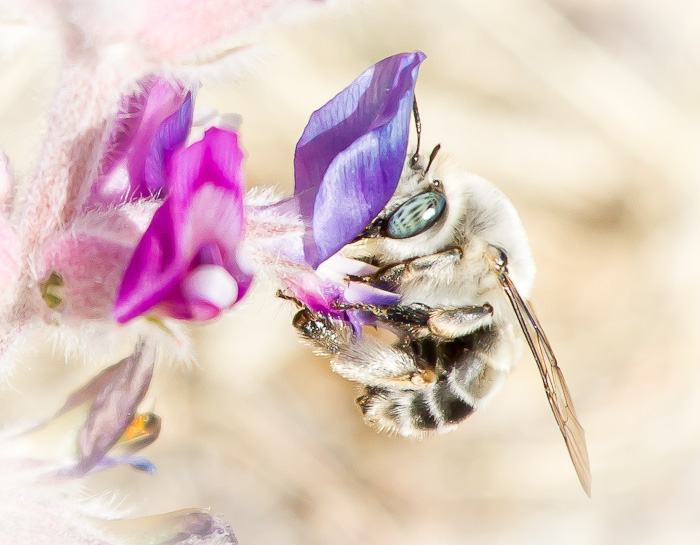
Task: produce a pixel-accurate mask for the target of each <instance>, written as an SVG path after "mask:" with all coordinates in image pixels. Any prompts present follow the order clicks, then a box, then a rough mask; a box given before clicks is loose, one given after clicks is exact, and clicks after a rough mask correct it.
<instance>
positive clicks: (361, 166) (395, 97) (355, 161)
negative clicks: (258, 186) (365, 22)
mask: <svg viewBox="0 0 700 545" xmlns="http://www.w3.org/2000/svg"><path fill="white" fill-rule="evenodd" d="M424 59H425V55H424V54H423V53H421V52H419V51H415V52H412V53H402V54H399V55H394V56H392V57H389V58H387V59H384V60H382V61H380V62H378V63H377V64H375V65H374V66H371V67H370V68H368V69H367V70H365V71H364V72H363V73H362V74H361V75H360V76H359V77H358V78H357V79H356V80H355V81H353V82H352V83H351V84H350V85H349V86H348V87H346V88H345V89H344V90H343V91H341V92H340V93H339V94H338V95H336V96H335V97H334V98H333V99H332V100H331V101H330V102H328V103H327V104H326V105H325V106H323V107H321V108H320V109H319V110H317V111H316V112H314V113H313V114H312V116H311V119H310V120H309V124H308V125H307V126H306V128H305V129H304V133H303V134H302V137H301V139H300V140H299V142H298V143H297V147H296V154H295V157H294V178H295V191H294V193H295V197H296V199H297V201H298V203H299V208H300V212H301V214H302V216H303V217H304V218H305V219H307V220H310V224H311V231H310V233H309V234H308V235H307V237H306V240H305V244H304V247H305V254H306V260H307V262H308V263H309V264H310V265H312V266H313V267H316V266H318V265H319V264H320V263H321V262H322V261H324V260H325V259H327V258H328V257H329V256H331V255H332V254H334V253H335V252H337V251H338V250H339V249H340V248H342V247H343V246H344V245H346V244H348V243H349V242H351V241H352V240H353V239H354V238H355V237H356V236H357V235H358V234H359V233H360V232H361V231H362V230H363V229H364V228H365V227H366V226H367V225H368V224H369V223H370V222H371V221H372V220H373V219H374V218H375V217H376V216H377V214H379V212H381V210H382V209H383V208H384V206H385V205H386V203H387V202H388V201H389V199H390V198H391V196H392V195H393V193H394V191H395V189H396V186H397V184H398V181H399V178H400V176H401V171H402V169H403V165H404V162H405V158H406V149H407V147H408V135H409V129H410V118H411V111H412V107H413V92H414V87H415V83H416V78H417V76H418V67H419V65H420V63H421V62H423V60H424Z"/></svg>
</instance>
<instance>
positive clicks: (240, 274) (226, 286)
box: [115, 128, 252, 322]
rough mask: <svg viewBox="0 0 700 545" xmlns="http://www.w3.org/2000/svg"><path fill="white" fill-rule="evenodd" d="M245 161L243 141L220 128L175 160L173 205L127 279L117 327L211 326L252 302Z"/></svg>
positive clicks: (158, 218) (152, 229) (149, 234)
mask: <svg viewBox="0 0 700 545" xmlns="http://www.w3.org/2000/svg"><path fill="white" fill-rule="evenodd" d="M242 160H243V152H242V151H241V149H240V147H239V145H238V136H237V135H236V133H235V132H233V131H230V130H223V129H218V128H211V129H209V130H207V131H206V133H205V134H204V136H203V137H202V139H201V140H200V141H198V142H195V143H193V144H191V145H190V146H188V147H186V148H182V149H179V150H177V151H176V152H175V153H174V154H173V156H172V160H171V163H170V166H169V168H168V174H167V177H168V197H167V198H166V199H165V201H164V203H163V205H162V206H161V208H159V209H158V210H157V211H156V213H155V215H154V216H153V220H152V221H151V224H150V225H149V227H148V229H147V230H146V232H145V233H144V235H143V237H142V238H141V241H140V242H139V243H138V245H137V247H136V249H135V251H134V255H133V256H132V258H131V262H130V263H129V266H128V267H127V269H126V272H125V273H124V279H123V281H122V285H121V287H120V289H119V293H118V295H117V301H116V304H115V316H116V318H117V320H118V321H120V322H126V321H128V320H130V319H132V318H134V317H136V316H139V315H141V314H143V313H145V312H147V311H148V312H150V313H152V314H156V315H165V316H169V317H173V318H178V319H185V320H190V319H194V320H209V319H211V318H214V317H216V316H218V315H219V314H220V313H221V312H222V311H223V310H227V309H228V308H230V307H231V306H233V305H234V304H235V303H236V302H237V301H238V300H239V299H240V298H241V297H242V296H243V295H244V294H245V292H246V291H247V289H248V287H249V286H250V283H251V280H252V270H251V268H250V266H249V265H247V260H246V258H245V256H244V255H243V252H242V250H241V244H240V243H241V239H242V235H243V223H244V219H243V192H244V187H243V176H242V168H241V164H242Z"/></svg>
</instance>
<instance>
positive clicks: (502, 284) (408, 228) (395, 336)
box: [282, 103, 591, 495]
mask: <svg viewBox="0 0 700 545" xmlns="http://www.w3.org/2000/svg"><path fill="white" fill-rule="evenodd" d="M414 117H415V120H416V130H417V133H418V143H417V146H416V151H415V153H413V154H412V155H409V156H408V157H407V160H406V163H405V165H404V169H403V172H402V176H401V178H400V181H399V183H398V186H397V189H396V191H395V193H394V195H393V196H392V198H391V199H390V201H389V202H388V204H387V205H386V207H385V208H384V210H383V211H382V212H381V213H380V214H379V215H378V216H377V217H376V218H375V219H374V220H373V221H372V222H371V223H370V224H369V225H368V226H367V227H366V229H365V230H364V231H363V232H362V233H361V234H360V235H359V236H358V237H357V238H356V239H355V240H354V241H353V242H352V243H351V244H348V245H347V246H345V247H344V248H343V249H342V250H341V253H342V254H343V255H344V256H346V257H350V258H353V259H356V260H360V261H363V262H365V263H367V264H368V267H371V268H370V271H371V272H370V273H368V274H365V275H359V276H353V277H350V278H349V279H348V280H350V281H355V282H364V283H367V284H370V285H372V286H375V287H380V288H382V289H385V290H387V291H391V292H394V293H396V294H399V295H400V300H399V302H398V303H397V304H394V305H372V304H364V303H360V304H344V305H338V307H339V309H343V310H355V311H361V312H364V313H368V314H369V315H371V316H372V317H373V319H374V322H375V325H377V326H378V329H382V330H386V331H389V332H391V336H390V338H389V339H388V340H387V339H386V335H382V336H377V335H372V334H362V335H358V334H356V332H355V331H354V330H353V329H352V327H351V326H350V325H348V324H347V322H344V321H342V320H339V319H336V318H333V317H331V316H329V315H328V314H326V313H323V312H315V311H312V310H310V309H309V308H308V307H306V306H305V305H304V304H303V303H301V302H299V301H298V300H296V299H295V298H294V297H290V296H284V295H282V296H283V297H284V298H286V299H291V300H293V301H294V302H295V303H296V304H297V305H298V306H299V311H298V312H297V313H296V315H295V317H294V320H293V324H294V326H295V327H296V328H297V329H298V330H299V331H300V332H301V334H302V336H303V337H305V338H306V339H308V340H309V341H310V342H311V343H312V344H313V345H315V346H316V347H317V348H318V349H319V350H320V351H321V352H323V353H325V354H327V355H329V356H331V365H332V368H333V370H334V371H335V372H337V373H338V374H340V375H341V376H343V377H345V378H347V379H349V380H351V381H355V382H358V383H360V384H361V385H362V387H363V392H362V395H361V396H360V397H358V398H357V403H358V405H359V406H360V409H361V411H362V414H363V416H364V418H365V420H367V421H368V422H369V423H370V424H373V425H375V426H377V427H379V428H380V429H383V430H387V431H390V432H395V433H398V434H400V435H404V436H421V435H423V434H425V433H427V432H430V431H448V430H451V429H453V428H455V427H456V426H457V424H459V423H460V422H461V421H463V420H464V419H465V418H467V417H468V416H469V415H470V414H471V413H472V412H473V411H474V410H476V409H480V408H482V407H484V406H485V405H486V404H487V403H488V401H489V399H491V398H492V397H493V396H494V394H496V393H497V392H498V390H499V389H500V388H501V386H502V384H503V382H504V380H505V378H506V376H507V375H508V373H509V372H510V371H511V369H512V368H513V366H514V365H515V364H516V363H517V362H518V360H519V359H520V358H521V356H522V352H523V346H524V343H523V341H525V342H526V343H527V345H528V346H529V348H530V351H531V352H532V355H533V357H534V359H535V362H536V364H537V367H538V369H539V372H540V375H541V377H542V381H543V383H544V389H545V392H546V394H547V399H548V401H549V404H550V406H551V409H552V411H553V413H554V417H555V419H556V422H557V424H558V426H559V429H560V430H561V433H562V435H563V436H564V441H565V443H566V446H567V448H568V451H569V454H570V456H571V459H572V461H573V464H574V467H575V469H576V472H577V474H578V478H579V480H580V482H581V485H582V486H583V488H584V490H585V491H586V493H587V494H588V495H590V488H591V474H590V468H589V461H588V454H587V449H586V441H585V435H584V431H583V428H582V427H581V425H580V423H579V421H578V418H577V417H576V413H575V411H574V406H573V402H572V399H571V395H570V393H569V390H568V388H567V386H566V382H565V381H564V376H563V375H562V372H561V369H560V367H559V365H558V363H557V360H556V358H555V356H554V352H553V350H552V347H551V344H550V342H549V341H548V339H547V337H546V335H545V333H544V330H543V329H542V326H541V325H540V322H539V320H538V319H537V316H536V315H535V313H534V311H533V309H532V306H531V305H530V303H529V302H528V298H529V296H530V293H531V290H532V285H533V281H534V276H535V264H534V259H533V257H532V253H531V251H530V248H529V244H528V241H527V236H526V234H525V231H524V228H523V225H522V223H521V221H520V219H519V217H518V214H517V212H516V210H515V208H514V207H513V205H512V204H511V203H510V201H509V200H508V199H507V198H506V197H505V195H504V194H503V193H502V192H501V191H500V190H499V189H497V188H496V187H495V186H494V185H493V184H491V183H490V182H488V181H487V180H485V179H483V178H481V177H479V176H476V175H473V174H469V173H466V172H464V171H462V170H461V169H459V168H457V167H455V166H454V165H453V164H451V163H450V162H449V160H448V159H447V158H446V157H444V156H442V155H439V153H438V152H439V150H440V146H439V145H438V146H436V147H435V148H434V149H433V151H432V153H431V154H430V155H429V156H427V157H426V156H424V155H421V154H420V152H419V150H420V118H419V117H418V111H417V107H416V106H415V103H414Z"/></svg>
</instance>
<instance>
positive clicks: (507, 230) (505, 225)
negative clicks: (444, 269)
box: [344, 148, 534, 293]
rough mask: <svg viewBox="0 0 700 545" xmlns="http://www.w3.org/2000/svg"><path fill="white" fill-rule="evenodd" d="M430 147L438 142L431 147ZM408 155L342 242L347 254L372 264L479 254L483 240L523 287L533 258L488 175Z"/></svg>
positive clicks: (512, 211)
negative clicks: (362, 222) (351, 236)
mask: <svg viewBox="0 0 700 545" xmlns="http://www.w3.org/2000/svg"><path fill="white" fill-rule="evenodd" d="M435 149H436V150H437V149H439V148H435ZM414 158H415V156H414V155H409V156H408V157H407V159H406V163H405V165H404V170H403V173H402V176H401V180H400V181H399V185H398V187H397V189H396V192H395V193H394V195H393V197H392V198H391V200H390V201H389V202H388V203H387V205H386V207H385V208H384V210H382V212H381V213H380V214H379V215H378V216H377V217H376V218H375V219H374V220H373V221H372V222H371V223H370V224H369V226H367V228H366V229H365V230H364V231H363V233H362V234H361V235H360V236H359V237H358V238H357V239H356V240H355V241H354V243H353V244H351V245H350V246H348V247H346V248H347V249H346V250H345V251H344V252H345V253H347V254H348V255H349V256H352V257H357V258H364V259H368V260H370V261H371V262H373V263H375V264H377V265H380V266H381V265H388V264H395V263H400V262H405V261H408V260H410V259H413V258H416V257H421V256H426V255H431V254H437V253H440V252H444V251H447V250H449V249H451V248H460V249H461V250H462V251H463V253H464V255H465V256H468V257H467V258H468V259H479V258H480V252H481V250H482V249H483V248H486V247H488V246H496V247H498V248H502V249H503V250H504V251H505V253H506V254H507V256H508V259H509V263H510V270H511V273H512V275H513V277H514V278H520V279H522V280H521V281H520V282H519V281H518V280H516V284H520V285H519V286H518V288H519V289H521V290H522V291H523V292H525V293H528V292H529V290H530V286H531V283H532V280H533V278H534V262H533V259H532V255H531V253H530V248H529V244H528V242H527V237H526V235H525V231H524V229H523V226H522V223H521V222H520V218H519V217H518V214H517V212H516V211H515V208H514V207H513V205H512V204H511V203H510V201H509V200H508V199H507V198H506V196H505V195H504V194H503V193H502V192H501V191H500V190H499V189H498V188H497V187H496V186H494V185H493V184H492V183H490V182H489V181H487V180H485V179H483V178H481V177H479V176H476V175H474V174H470V173H468V172H465V171H463V170H461V169H460V168H458V167H456V166H454V165H453V164H452V163H451V161H450V160H449V158H448V157H446V156H445V155H444V154H437V155H436V152H435V151H434V152H433V153H432V154H431V156H430V157H427V158H426V157H424V156H419V157H418V159H417V160H416V159H414Z"/></svg>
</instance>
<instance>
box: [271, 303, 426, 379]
mask: <svg viewBox="0 0 700 545" xmlns="http://www.w3.org/2000/svg"><path fill="white" fill-rule="evenodd" d="M278 295H280V296H281V297H282V298H283V299H288V300H291V301H293V302H295V304H297V306H299V307H300V310H299V311H298V312H297V313H296V314H295V315H294V319H293V320H292V324H293V325H294V327H295V328H296V329H297V330H298V331H299V333H300V334H301V335H302V337H304V338H305V339H306V340H308V341H310V342H311V343H312V344H313V345H314V346H315V347H316V348H318V349H320V351H321V352H323V353H325V354H326V355H328V356H331V358H332V359H331V368H332V369H333V371H335V372H336V373H338V374H339V375H341V376H343V377H345V378H347V379H348V380H352V381H355V382H360V383H362V384H370V385H377V386H386V385H392V386H397V385H400V386H403V387H407V388H415V387H421V386H423V385H425V384H428V383H430V382H432V381H434V380H435V376H434V373H433V372H432V371H431V370H429V369H426V366H425V365H421V364H420V362H418V359H417V358H416V355H415V354H414V353H412V352H410V351H409V350H407V349H406V348H405V347H402V346H401V343H399V345H397V346H394V345H391V344H388V343H386V342H385V341H381V340H379V339H375V338H374V337H371V336H370V335H362V336H359V335H356V334H355V332H354V331H353V330H352V327H350V325H348V324H347V323H346V322H344V321H342V320H337V319H334V318H331V317H330V316H327V315H325V314H323V313H320V312H314V311H312V310H311V309H309V308H308V307H306V306H305V305H304V304H303V303H301V302H299V301H298V300H296V299H295V298H293V297H291V296H287V295H284V294H278Z"/></svg>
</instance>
